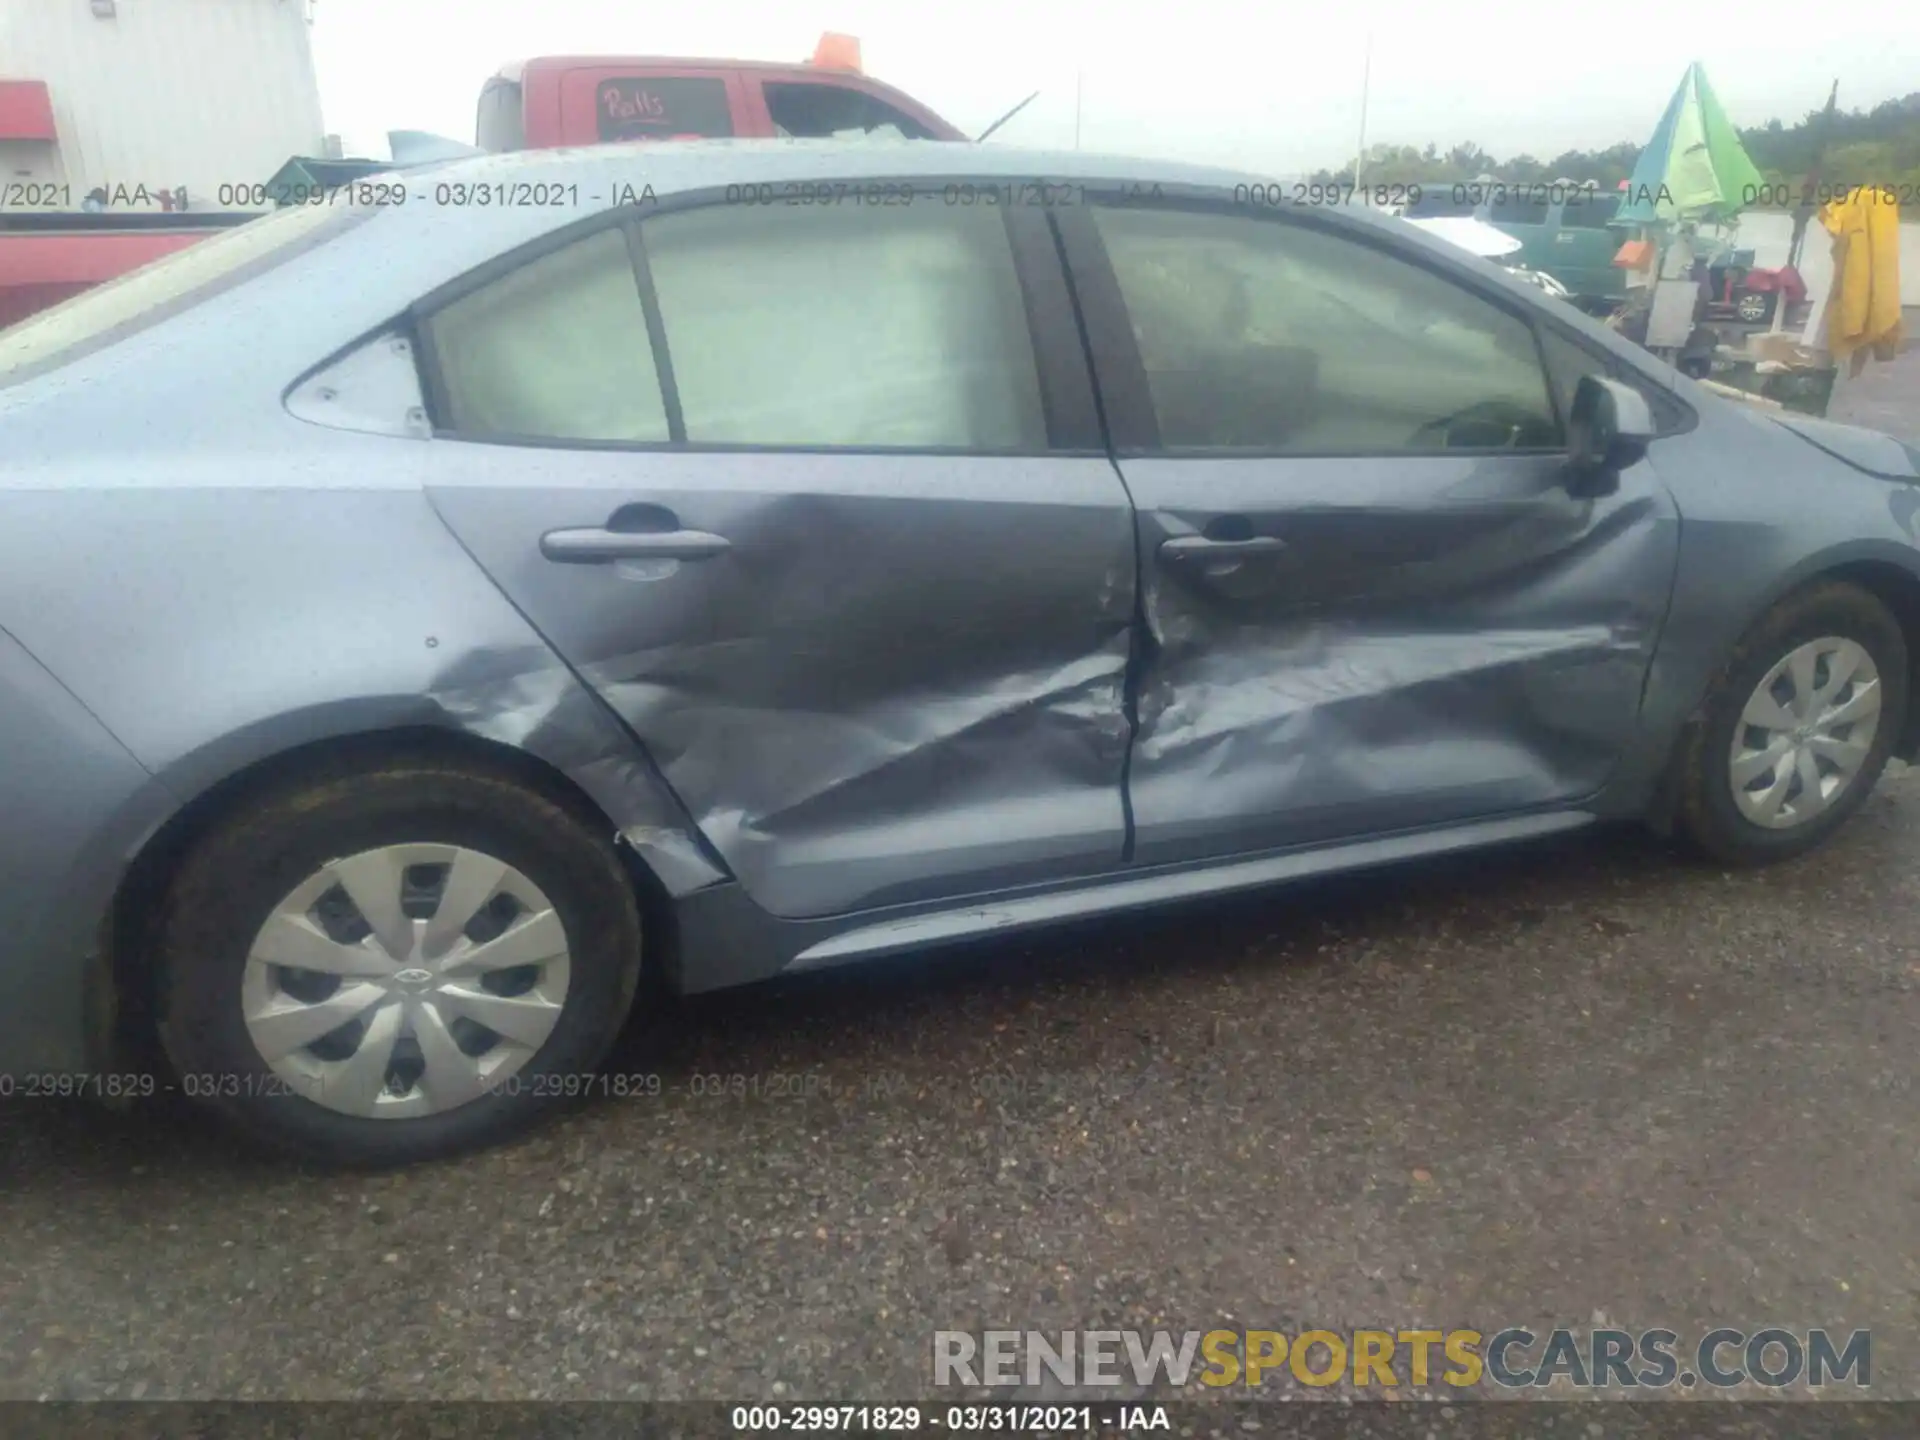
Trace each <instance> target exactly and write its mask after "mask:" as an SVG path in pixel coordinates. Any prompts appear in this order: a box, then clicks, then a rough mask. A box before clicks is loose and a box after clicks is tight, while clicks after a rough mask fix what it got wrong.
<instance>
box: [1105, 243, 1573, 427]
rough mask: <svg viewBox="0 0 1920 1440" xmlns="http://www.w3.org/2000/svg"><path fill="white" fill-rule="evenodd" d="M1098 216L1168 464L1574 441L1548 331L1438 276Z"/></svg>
mask: <svg viewBox="0 0 1920 1440" xmlns="http://www.w3.org/2000/svg"><path fill="white" fill-rule="evenodd" d="M1093 214H1094V216H1095V224H1096V225H1097V227H1098V229H1099V231H1100V235H1101V238H1102V240H1103V241H1104V243H1105V246H1106V250H1107V254H1108V257H1109V259H1110V260H1111V262H1112V265H1113V268H1114V272H1115V275H1116V277H1117V279H1118V281H1119V285H1120V291H1121V295H1122V298H1123V300H1124V302H1125V304H1126V307H1127V311H1128V315H1129V319H1130V321H1131V323H1132V327H1133V333H1134V339H1135V341H1136V343H1137V345H1138V347H1139V352H1140V358H1141V361H1142V363H1143V364H1144V366H1145V369H1146V372H1147V373H1146V379H1147V389H1148V393H1149V396H1150V398H1151V401H1152V405H1153V409H1154V413H1155V418H1156V419H1157V421H1158V424H1159V432H1160V442H1161V444H1162V445H1163V446H1164V447H1166V448H1168V449H1181V450H1214V451H1234V450H1242V451H1245V450H1254V451H1259V452H1262V453H1279V454H1296V455H1375V454H1393V453H1405V452H1416V453H1417V452H1436V451H1442V450H1446V449H1458V448H1475V449H1477V448H1494V447H1501V448H1525V449H1538V448H1553V447H1557V446H1559V445H1561V444H1562V443H1563V437H1562V432H1561V428H1560V423H1559V420H1558V418H1557V417H1556V415H1555V411H1554V406H1553V401H1552V398H1551V396H1550V394H1549V392H1548V388H1547V379H1546V374H1545V372H1544V370H1543V368H1542V365H1541V361H1540V354H1539V350H1538V347H1537V346H1536V345H1535V343H1534V338H1533V329H1532V327H1531V326H1530V325H1529V324H1528V323H1527V322H1526V321H1525V320H1524V319H1522V318H1521V317H1519V316H1517V315H1515V314H1513V313H1512V312H1510V311H1507V310H1505V309H1502V308H1500V307H1499V306H1497V305H1495V304H1493V303H1491V302H1490V301H1488V300H1486V299H1484V298H1483V297H1481V296H1479V295H1477V294H1475V293H1474V292H1472V291H1471V290H1467V289H1464V288H1462V287H1461V286H1459V285H1457V284H1455V283H1454V282H1452V281H1451V280H1448V279H1445V278H1444V277H1442V276H1440V275H1438V274H1436V273H1434V272H1433V271H1430V270H1427V269H1424V268H1422V267H1421V266H1418V265H1416V264H1413V263H1412V262H1410V261H1406V260H1402V259H1399V258H1398V257H1396V256H1394V255H1391V254H1389V253H1387V252H1386V251H1384V250H1380V249H1376V248H1374V247H1372V246H1369V245H1363V244H1359V243H1356V242H1354V241H1352V240H1348V239H1345V238H1342V237H1341V236H1339V235H1336V234H1333V233H1330V232H1328V231H1325V230H1321V229H1317V228H1313V227H1310V226H1307V225H1301V224H1289V223H1285V222H1280V221H1275V220H1268V219H1256V218H1250V217H1247V216H1244V215H1230V214H1222V213H1219V212H1205V211H1177V210H1149V209H1106V208H1099V209H1096V210H1095V211H1094V212H1093Z"/></svg>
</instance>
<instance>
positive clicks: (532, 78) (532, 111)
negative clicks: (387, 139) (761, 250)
mask: <svg viewBox="0 0 1920 1440" xmlns="http://www.w3.org/2000/svg"><path fill="white" fill-rule="evenodd" d="M474 130H475V133H474V143H475V144H476V145H478V146H479V147H480V148H481V149H482V150H523V149H539V148H541V147H544V146H550V145H596V144H601V143H605V142H609V141H622V140H681V139H693V138H698V137H706V138H719V137H724V136H759V137H766V136H777V135H794V136H816V137H825V136H833V135H850V134H852V135H860V134H865V135H873V134H880V135H898V136H900V137H902V138H904V139H908V140H965V139H966V138H967V137H966V136H965V135H963V134H962V133H961V132H960V131H958V130H956V129H954V127H953V126H951V125H949V124H948V123H947V122H946V121H945V120H942V119H941V118H940V117H939V116H938V115H936V114H934V113H933V112H932V111H931V110H929V109H927V107H926V106H924V105H922V104H921V103H920V102H919V101H917V100H915V99H913V98H912V97H911V96H908V95H903V94H901V93H900V92H899V91H898V90H895V89H894V88H893V87H892V86H891V85H882V84H881V83H880V82H879V81H877V80H873V79H869V78H868V77H867V76H866V75H865V74H864V73H862V71H861V68H860V42H859V41H858V40H855V39H853V38H852V37H851V36H847V35H831V34H829V35H824V36H822V37H821V40H820V44H819V47H818V48H817V49H816V50H815V51H814V54H813V58H812V59H811V60H809V61H808V62H807V63H806V64H804V65H767V64H757V63H753V62H750V61H744V60H660V59H651V58H615V57H610V56H604V55H602V56H579V57H566V56H553V57H549V58H546V59H541V60H529V61H527V62H526V63H525V64H522V65H514V66H509V67H508V68H507V69H505V70H502V71H501V72H500V73H499V74H498V75H496V76H494V77H493V78H492V79H491V80H489V81H488V82H487V84H486V88H485V89H484V90H482V91H481V92H480V113H479V116H478V120H477V123H476V124H475V127H474Z"/></svg>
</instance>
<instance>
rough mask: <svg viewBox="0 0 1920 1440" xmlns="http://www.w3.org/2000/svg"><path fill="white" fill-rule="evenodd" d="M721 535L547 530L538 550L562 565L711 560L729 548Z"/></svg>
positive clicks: (693, 531)
mask: <svg viewBox="0 0 1920 1440" xmlns="http://www.w3.org/2000/svg"><path fill="white" fill-rule="evenodd" d="M732 548H733V547H732V543H731V542H730V541H729V540H728V539H727V538H726V536H724V535H710V534H708V533H707V532H706V531H705V530H652V531H647V530H602V529H598V528H593V529H585V530H549V531H548V532H547V533H546V534H544V535H542V536H541V537H540V553H541V554H542V555H544V556H546V557H547V559H549V560H553V561H557V562H558V563H560V564H562V565H606V564H610V563H612V562H613V561H616V560H711V559H712V558H713V557H714V556H716V555H720V554H724V553H725V552H726V551H728V550H730V549H732Z"/></svg>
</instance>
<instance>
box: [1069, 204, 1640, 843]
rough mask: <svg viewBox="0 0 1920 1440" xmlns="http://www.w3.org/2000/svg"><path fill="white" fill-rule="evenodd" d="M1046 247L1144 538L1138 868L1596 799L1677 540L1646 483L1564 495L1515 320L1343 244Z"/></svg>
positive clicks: (1291, 227)
mask: <svg viewBox="0 0 1920 1440" xmlns="http://www.w3.org/2000/svg"><path fill="white" fill-rule="evenodd" d="M1059 218H1060V222H1061V225H1062V232H1063V235H1064V236H1065V237H1066V238H1067V240H1068V247H1067V248H1068V253H1069V257H1070V261H1071V264H1072V268H1073V270H1074V276H1075V285H1076V290H1077V293H1078V294H1079V296H1080V297H1081V300H1082V303H1083V305H1084V306H1085V310H1086V317H1087V325H1088V332H1089V336H1090V339H1091V340H1092V344H1093V351H1094V354H1095V355H1096V356H1097V357H1098V358H1099V362H1100V366H1101V368H1100V373H1099V381H1100V386H1101V390H1102V396H1103V400H1104V403H1105V407H1106V412H1107V414H1108V415H1109V417H1111V420H1112V424H1113V427H1114V432H1113V439H1114V443H1115V447H1116V454H1117V456H1118V464H1119V468H1120V470H1121V472H1122V474H1123V475H1124V476H1125V478H1126V482H1127V485H1128V487H1129V489H1130V491H1131V493H1132V495H1133V498H1134V501H1135V504H1136V505H1137V507H1138V515H1139V526H1140V554H1141V559H1142V566H1143V572H1144V573H1143V578H1142V584H1143V586H1144V593H1143V606H1142V611H1143V618H1144V629H1145V632H1146V634H1145V636H1144V640H1143V647H1142V654H1141V657H1140V660H1139V666H1138V673H1137V675H1136V677H1135V685H1136V689H1137V706H1138V733H1137V736H1136V740H1135V744H1134V750H1133V754H1132V758H1131V761H1130V778H1129V800H1130V803H1131V808H1132V814H1133V819H1134V824H1135V826H1136V832H1135V839H1136V848H1135V859H1136V860H1137V861H1139V862H1141V863H1154V862H1159V861H1178V860H1187V859H1194V858H1204V857H1207V856H1214V855H1224V854H1234V853H1244V852H1250V851H1257V850H1265V849H1270V848H1278V847H1284V846H1290V845H1299V844H1315V843H1325V842H1331V841H1338V840H1341V839H1346V838H1357V837H1360V836H1363V835H1375V834H1380V833H1382V832H1388V831H1395V830H1404V829H1411V828H1418V827H1424V826H1432V825H1443V824H1447V823H1452V822H1461V821H1468V820H1473V819H1478V818H1484V817H1492V816H1496V815H1503V814H1509V813H1512V812H1516V811H1524V810H1529V809H1536V808H1550V807H1555V806H1562V805H1568V804H1571V803H1574V802H1577V801H1578V800H1579V799H1580V798H1581V797H1583V796H1586V795H1589V794H1591V793H1593V792H1595V791H1597V790H1599V789H1600V788H1601V786H1602V785H1603V783H1604V782H1605V781H1606V779H1607V777H1608V774H1609V772H1610V771H1611V770H1612V768H1613V766H1614V764H1615V761H1616V759H1617V757H1618V756H1619V755H1620V753H1621V751H1622V748H1623V745H1624V744H1625V742H1626V741H1627V740H1628V739H1629V737H1630V735H1631V734H1632V732H1633V729H1634V726H1635V724H1636V718H1637V715H1638V709H1639V701H1640V693H1641V685H1642V681H1643V678H1644V676H1645V674H1646V671H1647V667H1648V665H1649V664H1650V662H1651V658H1652V654H1653V648H1654V642H1655V639H1656V637H1657V632H1658V628H1659V624H1660V621H1661V618H1662V616H1663V615H1664V613H1665V609H1666V604H1667V598H1668V594H1669V590H1670V587H1671V584H1672V576H1673V567H1674V558H1675V547H1676V543H1677V520H1676V513H1675V509H1674V506H1673V503H1672V500H1671V498H1670V497H1669V495H1668V494H1667V492H1666V490H1665V488H1664V487H1663V486H1662V484H1661V482H1660V480H1659V478H1658V476H1657V475H1656V474H1655V472H1654V468H1653V466H1652V465H1651V464H1649V463H1647V462H1646V461H1645V460H1642V461H1640V462H1639V463H1636V464H1633V465H1631V466H1629V467H1628V468H1626V469H1625V470H1624V471H1623V472H1619V473H1618V474H1617V475H1615V476H1612V477H1610V479H1609V482H1608V486H1606V487H1602V488H1606V489H1607V493H1586V492H1587V491H1588V490H1589V489H1590V488H1591V487H1587V486H1585V485H1582V484H1580V483H1574V482H1573V477H1572V474H1571V470H1570V467H1569V464H1568V456H1567V453H1566V436H1565V425H1564V417H1563V415H1562V414H1561V413H1560V409H1559V406H1558V405H1557V403H1556V400H1555V398H1554V396H1553V394H1552V391H1551V389H1550V386H1549V383H1548V378H1547V373H1546V367H1545V366H1544V364H1543V363H1542V358H1541V352H1540V347H1539V342H1538V340H1537V338H1536V334H1535V329H1534V321H1533V319H1532V318H1530V315H1529V312H1528V310H1527V308H1526V306H1525V304H1524V302H1522V301H1519V300H1517V299H1515V298H1513V297H1511V296H1509V295H1507V294H1505V293H1504V292H1503V291H1501V290H1500V289H1499V288H1498V286H1497V284H1495V283H1494V282H1488V283H1487V284H1486V285H1485V286H1484V287H1483V286H1481V285H1478V284H1476V283H1474V282H1473V281H1472V280H1471V279H1470V278H1469V277H1466V276H1463V275H1461V274H1459V273H1454V272H1450V271H1449V270H1448V269H1447V267H1446V266H1445V264H1444V263H1441V262H1434V261H1432V260H1431V259H1430V257H1428V256H1426V255H1425V254H1423V252H1421V251H1420V250H1419V249H1417V248H1415V247H1411V246H1409V247H1407V248H1405V249H1404V250H1403V249H1401V248H1400V247H1399V246H1398V245H1396V244H1395V243H1394V241H1393V239H1392V237H1390V236H1383V235H1382V234H1381V233H1380V227H1378V226H1374V225H1368V224H1366V223H1365V222H1357V221H1354V220H1351V219H1345V218H1334V217H1325V216H1314V215H1309V214H1300V215H1294V214H1286V215H1281V214H1274V213H1249V212H1248V211H1247V210H1246V209H1245V208H1244V207H1240V208H1235V207H1230V206H1226V205H1210V204H1206V203H1201V202H1198V201H1196V202H1192V203H1167V202H1165V201H1160V202H1158V203H1155V204H1151V205H1149V204H1124V203H1118V202H1116V203H1113V204H1110V205H1101V206H1096V207H1091V208H1088V209H1083V210H1080V211H1076V212H1072V213H1064V212H1063V213H1062V215H1061V216H1060V217H1059Z"/></svg>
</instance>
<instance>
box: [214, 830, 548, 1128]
mask: <svg viewBox="0 0 1920 1440" xmlns="http://www.w3.org/2000/svg"><path fill="white" fill-rule="evenodd" d="M568 964H569V961H568V951H567V935H566V931H565V929H564V928H563V927H562V926H561V924H560V917H559V916H558V915H557V914H556V913H555V912H554V908H553V905H552V902H550V901H549V900H548V899H547V897H546V896H545V895H544V894H543V893H542V892H541V890H540V888H539V887H538V886H537V885H535V884H534V883H533V882H532V881H531V880H529V879H528V878H527V877H526V876H525V875H522V874H521V873H520V872H519V871H518V870H516V869H514V868H513V867H512V866H511V865H508V864H506V863H505V862H504V861H500V860H496V859H494V858H493V857H492V856H490V855H484V854H482V853H480V852H479V851H477V850H467V849H463V848H461V847H460V846H457V845H388V846H385V847H384V848H382V849H379V850H366V851H363V852H361V853H360V854H358V855H351V856H348V857H347V858H346V859H344V860H334V861H330V862H329V863H328V864H327V865H325V866H324V867H323V868H322V869H321V870H319V871H318V872H317V873H316V874H314V875H312V876H310V877H308V878H307V880H306V881H304V882H303V883H302V884H300V885H299V886H298V887H297V888H295V890H294V891H293V893H292V894H290V895H288V896H287V898H286V899H284V900H282V901H281V902H280V903H279V904H278V905H277V906H275V907H274V910H273V913H272V914H271V915H269V916H268V917H267V921H266V923H265V924H264V925H262V926H261V927H260V933H259V934H258V935H256V936H255V937H254V941H253V945H252V947H251V949H249V951H248V952H247V968H246V973H245V976H244V978H243V979H242V981H241V992H240V1004H241V1009H242V1011H243V1013H244V1014H245V1016H246V1022H247V1033H248V1034H249V1035H251V1036H252V1037H253V1043H254V1047H255V1048H256V1049H257V1050H258V1051H259V1052H260V1058H261V1059H262V1060H264V1061H265V1062H266V1063H267V1065H268V1066H269V1067H270V1068H271V1069H272V1070H273V1072H274V1073H275V1074H276V1075H279V1076H281V1077H282V1078H283V1079H285V1080H286V1081H288V1083H289V1088H291V1089H293V1090H295V1091H296V1092H297V1093H299V1094H302V1095H305V1096H308V1097H309V1098H311V1099H312V1100H314V1101H315V1102H316V1103H318V1104H321V1105H324V1106H326V1107H327V1108H328V1109H329V1110H339V1111H342V1112H343V1113H345V1114H348V1115H366V1116H372V1117H375V1118H378V1119H388V1118H394V1119H399V1118H405V1117H408V1116H414V1115H431V1114H436V1113H438V1112H440V1111H442V1110H451V1109H452V1108H453V1107H455V1106H456V1105H464V1104H466V1103H467V1102H468V1101H469V1100H473V1099H476V1098H478V1097H479V1096H480V1095H482V1094H484V1093H485V1092H486V1091H487V1090H488V1089H489V1088H491V1087H494V1086H497V1085H499V1084H500V1083H501V1082H502V1081H504V1080H505V1079H506V1078H507V1077H508V1076H510V1075H512V1074H513V1073H514V1072H515V1071H516V1070H518V1069H520V1067H521V1066H523V1065H525V1064H526V1063H527V1061H528V1060H530V1059H532V1058H533V1056H534V1054H535V1053H536V1052H537V1051H538V1050H539V1049H540V1047H541V1046H542V1045H543V1044H545V1043H546V1039H547V1037H548V1036H549V1035H551V1034H552V1033H553V1027H554V1024H555V1023H556V1022H557V1021H558V1020H559V1018H560V1012H561V1009H562V1007H563V1006H564V1005H565V1003H566V998H567V980H568Z"/></svg>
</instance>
